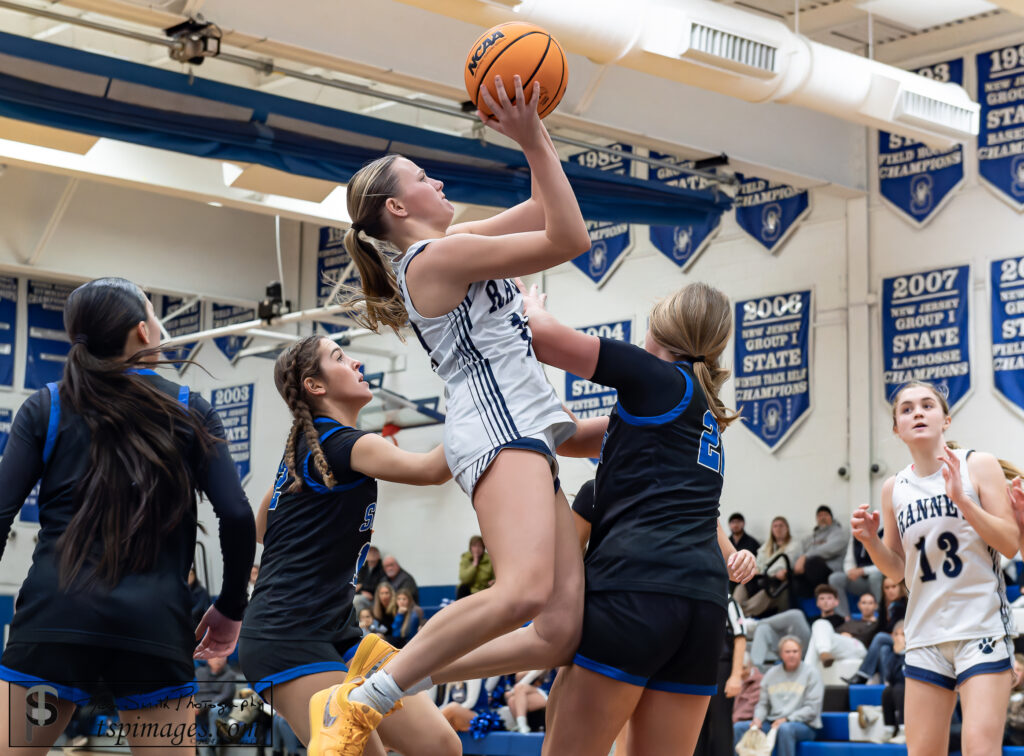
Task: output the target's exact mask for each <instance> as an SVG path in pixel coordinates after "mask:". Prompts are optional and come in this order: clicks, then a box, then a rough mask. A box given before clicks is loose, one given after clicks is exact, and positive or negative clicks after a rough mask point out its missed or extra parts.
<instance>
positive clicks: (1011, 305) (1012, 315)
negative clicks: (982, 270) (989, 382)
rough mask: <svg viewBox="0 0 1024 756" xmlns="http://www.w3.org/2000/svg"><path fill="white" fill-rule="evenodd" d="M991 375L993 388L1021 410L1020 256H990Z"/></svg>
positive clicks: (1023, 306) (1023, 310) (1023, 295)
mask: <svg viewBox="0 0 1024 756" xmlns="http://www.w3.org/2000/svg"><path fill="white" fill-rule="evenodd" d="M991 277H992V278H991V281H992V378H993V379H994V380H995V384H996V391H998V392H999V394H1000V395H1002V397H1003V398H1004V399H1006V400H1007V401H1008V402H1010V404H1011V405H1013V407H1014V409H1016V410H1017V411H1018V412H1021V413H1024V257H1010V258H1007V259H1005V260H994V261H993V262H992V271H991Z"/></svg>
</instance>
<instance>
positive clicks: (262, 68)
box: [0, 0, 739, 186]
mask: <svg viewBox="0 0 1024 756" xmlns="http://www.w3.org/2000/svg"><path fill="white" fill-rule="evenodd" d="M0 8H7V9H8V10H13V11H20V12H21V13H27V14H29V15H34V16H40V17H41V18H49V19H53V20H55V21H61V22H63V23H68V24H75V25H77V26H84V27H86V28H89V29H95V30H97V31H102V32H107V33H109V34H117V35H120V36H123V37H128V38H130V39H135V40H138V41H140V42H148V43H150V44H154V45H163V46H164V47H167V48H173V47H175V46H176V44H177V43H176V42H175V41H174V40H172V39H166V38H164V37H157V36H155V35H148V34H141V33H139V32H133V31H129V30H127V29H119V28H118V27H116V26H108V25H106V24H100V23H97V22H96V21H88V20H86V19H83V18H78V17H76V16H66V15H63V14H61V13H54V12H53V11H48V10H43V9H41V8H26V7H25V6H22V5H19V4H18V3H12V2H10V0H0ZM216 57H217V59H218V60H223V61H225V62H227V63H235V64H236V65H240V66H245V67H247V68H251V69H254V70H256V71H259V72H261V73H264V74H272V73H277V74H281V75H282V76H288V77H289V78H293V79H299V80H300V81H308V82H310V83H313V84H319V85H321V86H325V87H332V88H334V89H341V90H344V91H346V92H353V93H355V94H361V95H366V96H368V97H375V98H377V99H380V100H390V101H391V102H397V103H399V104H402V105H408V106H409V107H413V108H419V109H421V110H429V111H431V112H433V113H442V114H444V115H448V116H452V117H453V118H461V119H463V120H469V121H473V122H474V123H479V122H480V121H479V119H478V118H477V117H476V115H475V114H472V113H465V112H463V111H462V109H461V108H459V107H454V106H450V105H439V104H437V103H432V102H425V101H422V100H414V99H412V98H411V97H406V96H405V95H398V94H391V93H389V92H381V91H378V90H376V89H373V88H372V87H367V86H365V85H362V84H352V83H350V82H347V81H341V80H338V79H332V78H329V77H327V76H320V75H317V74H310V73H306V72H305V71H300V70H299V69H297V68H288V67H287V66H281V65H278V64H277V63H275V62H274V61H273V60H260V59H257V58H247V57H244V56H241V55H234V54H232V53H225V52H222V53H220V54H219V55H217V56H216ZM551 140H552V141H554V142H559V143H561V144H566V145H571V146H574V147H582V148H583V149H587V150H595V151H596V152H603V153H607V154H609V155H614V156H615V157H619V158H623V157H625V158H628V159H630V160H636V161H639V162H641V163H646V164H648V165H652V166H655V167H657V168H670V169H672V170H674V171H678V172H679V173H685V174H687V175H690V176H699V177H700V178H703V179H705V180H707V181H711V182H715V183H720V184H725V185H728V186H736V185H738V184H739V180H738V179H736V178H735V177H733V176H727V175H719V174H717V173H711V172H709V171H701V170H697V169H694V168H686V167H683V166H680V165H676V164H675V163H670V162H668V161H666V160H655V159H654V158H651V157H648V156H646V155H636V154H633V153H626V152H622V151H621V150H617V149H615V148H613V147H605V146H603V145H597V144H590V143H588V142H584V141H582V140H579V139H572V138H570V137H564V136H558V135H556V134H552V135H551Z"/></svg>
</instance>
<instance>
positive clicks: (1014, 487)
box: [1009, 475, 1024, 534]
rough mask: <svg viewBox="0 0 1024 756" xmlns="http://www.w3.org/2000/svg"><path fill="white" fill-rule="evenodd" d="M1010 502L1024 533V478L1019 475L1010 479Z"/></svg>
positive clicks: (1014, 515)
mask: <svg viewBox="0 0 1024 756" xmlns="http://www.w3.org/2000/svg"><path fill="white" fill-rule="evenodd" d="M1009 489H1010V503H1011V504H1012V505H1013V517H1014V519H1015V520H1016V521H1017V529H1018V530H1019V531H1020V532H1021V533H1022V534H1024V480H1021V479H1020V476H1019V475H1018V476H1017V477H1016V478H1014V479H1013V480H1011V481H1010V484H1009Z"/></svg>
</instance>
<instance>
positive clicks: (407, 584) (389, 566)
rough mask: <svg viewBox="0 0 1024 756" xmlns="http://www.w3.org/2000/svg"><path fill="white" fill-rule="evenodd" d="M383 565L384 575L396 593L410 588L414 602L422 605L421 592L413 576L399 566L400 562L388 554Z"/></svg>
mask: <svg viewBox="0 0 1024 756" xmlns="http://www.w3.org/2000/svg"><path fill="white" fill-rule="evenodd" d="M381 564H383V565H384V575H385V577H386V578H387V581H388V582H389V583H391V586H392V587H393V588H394V589H395V590H396V591H397V590H398V589H399V588H408V589H409V591H410V592H411V593H412V599H413V601H415V602H416V603H417V604H418V603H420V590H419V588H418V587H417V586H416V581H415V580H413V577H412V575H410V574H409V573H408V572H406V571H405V570H403V569H402V568H401V567H400V566H399V565H398V560H397V559H395V558H394V557H393V556H392V555H391V554H388V555H387V556H386V557H384V559H383V561H382V562H381Z"/></svg>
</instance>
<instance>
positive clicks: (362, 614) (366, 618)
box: [359, 609, 388, 638]
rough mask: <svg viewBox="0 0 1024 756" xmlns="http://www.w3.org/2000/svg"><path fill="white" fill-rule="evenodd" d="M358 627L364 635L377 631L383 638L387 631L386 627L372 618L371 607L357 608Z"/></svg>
mask: <svg viewBox="0 0 1024 756" xmlns="http://www.w3.org/2000/svg"><path fill="white" fill-rule="evenodd" d="M359 629H360V630H362V631H363V635H364V636H365V635H369V634H370V633H377V635H379V636H381V637H382V638H383V637H384V636H385V635H387V633H388V629H387V628H386V627H384V625H382V624H380V623H379V622H378V621H377V620H375V619H374V618H373V610H372V609H360V610H359Z"/></svg>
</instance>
